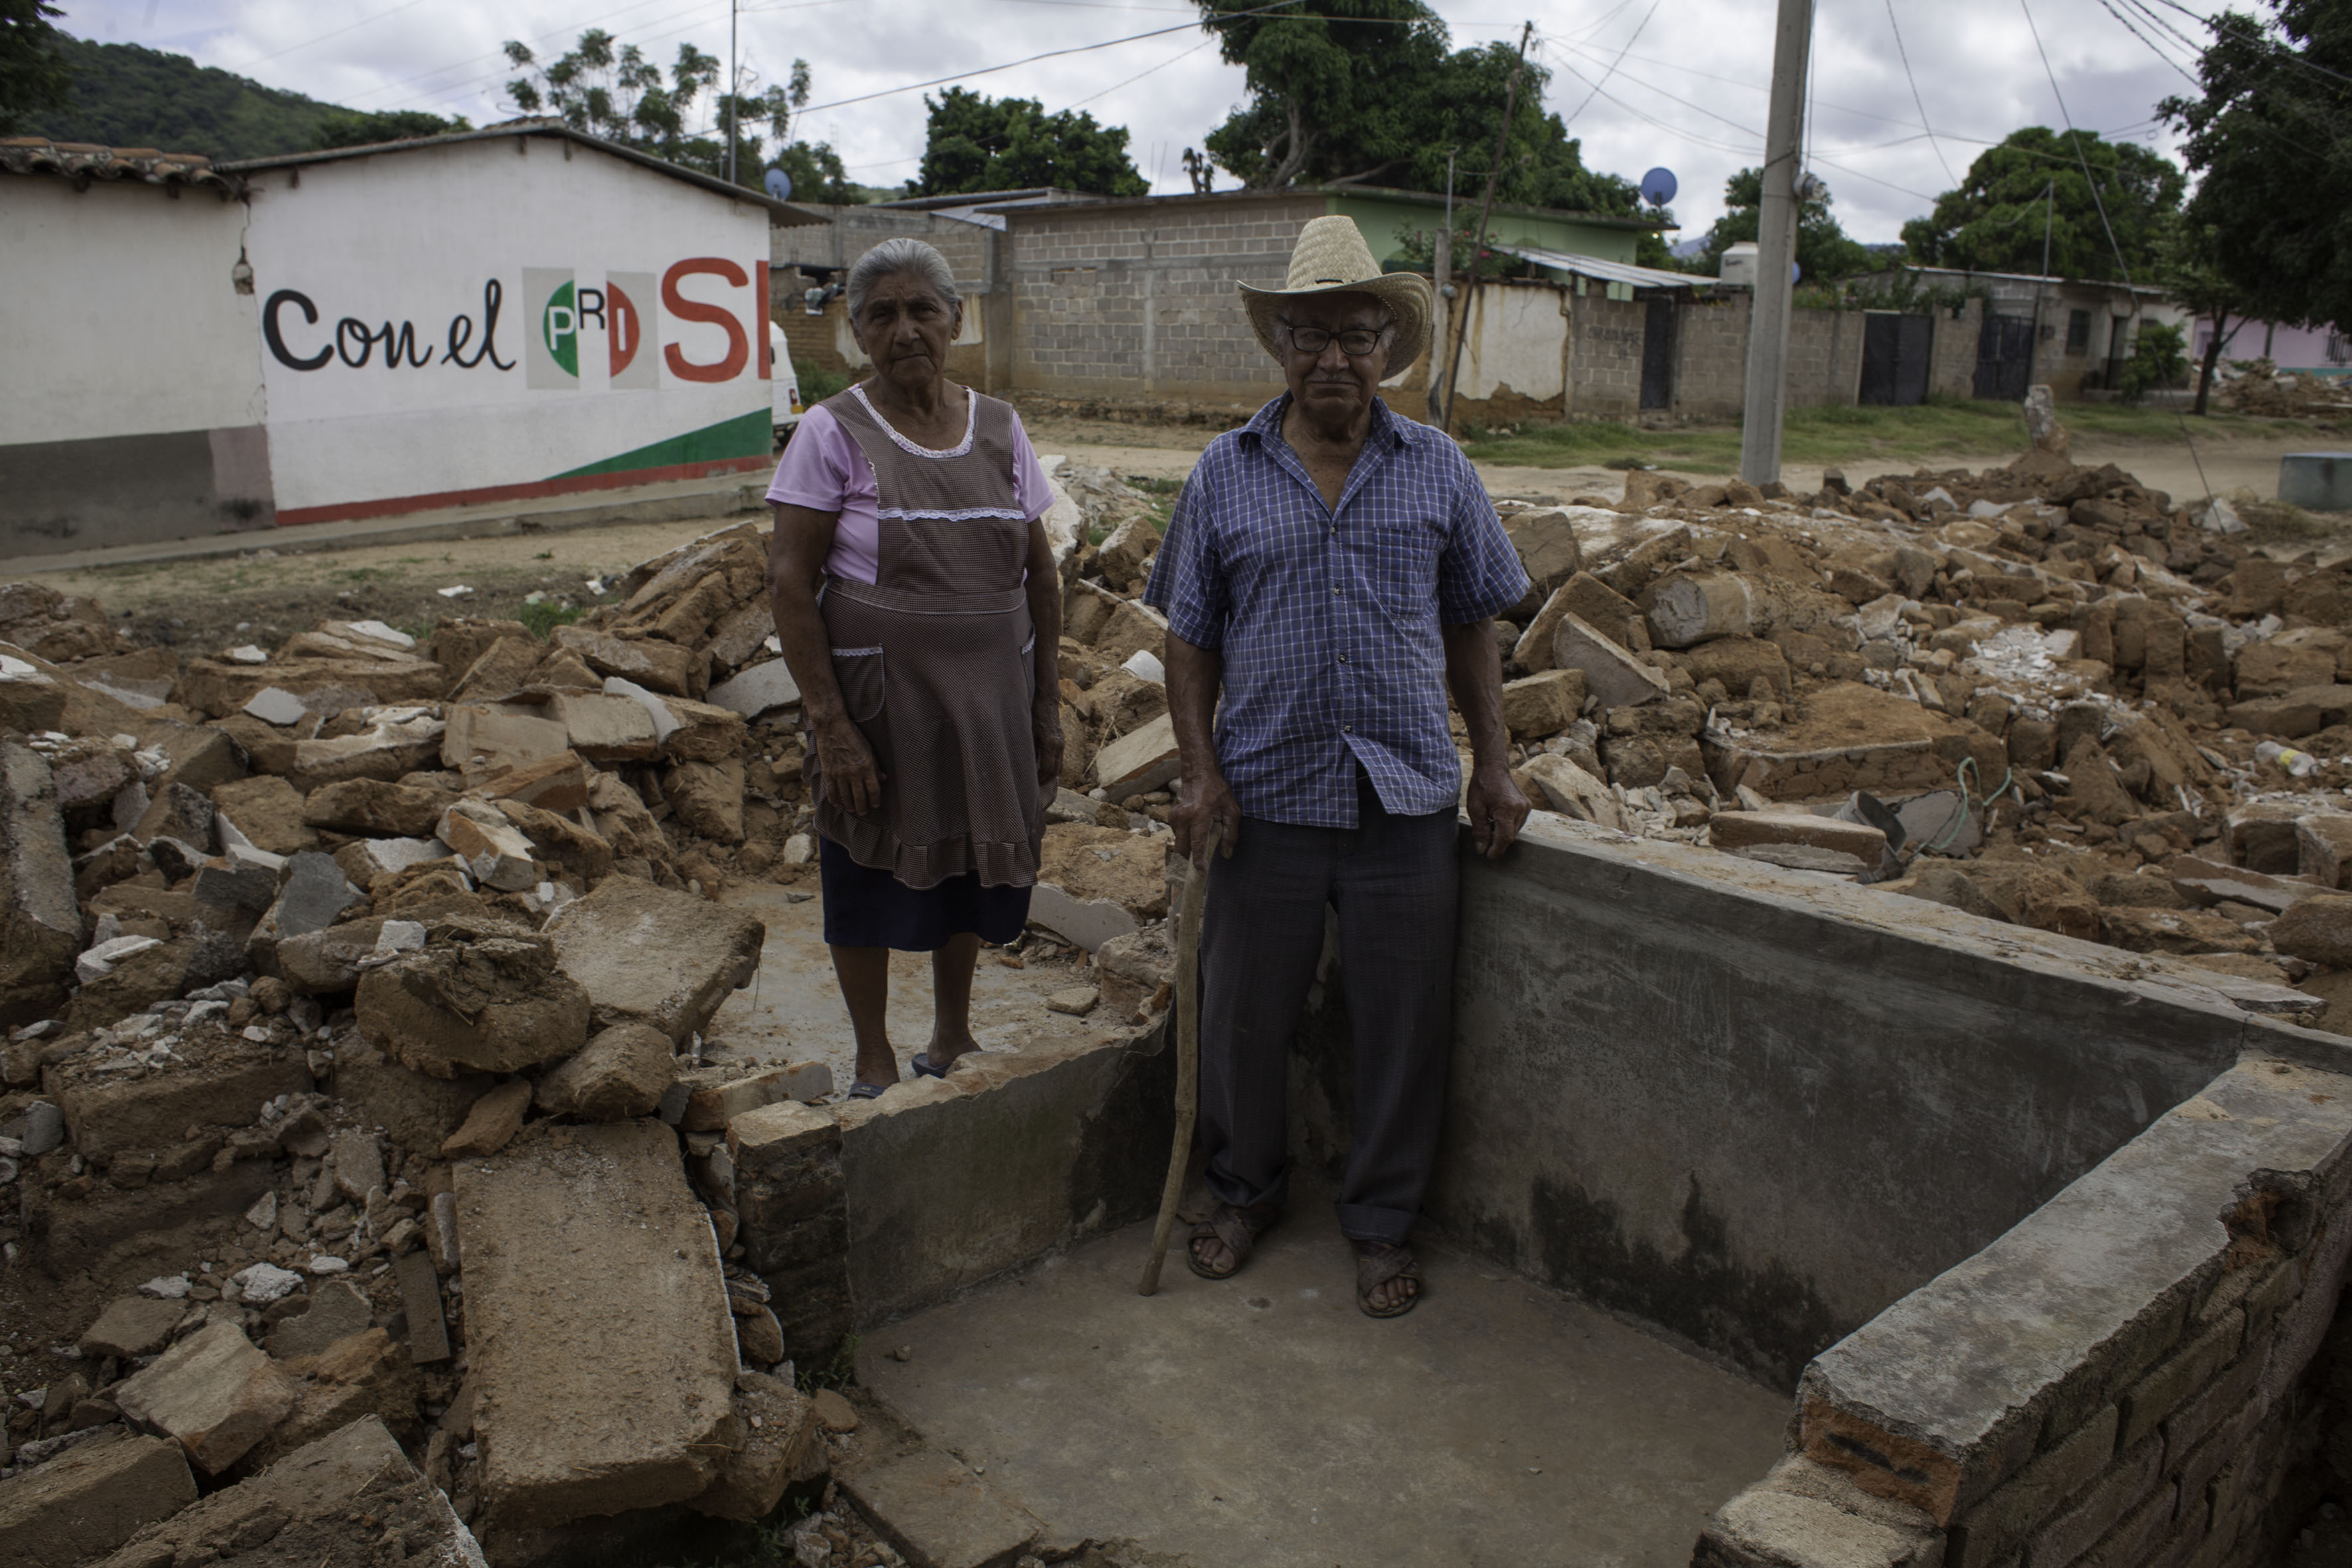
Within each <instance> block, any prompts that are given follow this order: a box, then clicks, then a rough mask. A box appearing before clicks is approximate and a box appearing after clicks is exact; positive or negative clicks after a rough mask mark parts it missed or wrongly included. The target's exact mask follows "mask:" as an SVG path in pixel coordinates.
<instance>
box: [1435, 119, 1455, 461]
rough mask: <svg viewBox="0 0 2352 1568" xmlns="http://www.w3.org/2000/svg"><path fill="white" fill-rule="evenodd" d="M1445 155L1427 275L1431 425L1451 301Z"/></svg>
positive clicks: (1450, 181)
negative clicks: (1440, 215) (1437, 230)
mask: <svg viewBox="0 0 2352 1568" xmlns="http://www.w3.org/2000/svg"><path fill="white" fill-rule="evenodd" d="M1455 151H1456V149H1454V148H1450V147H1449V148H1447V149H1446V152H1445V228H1444V232H1443V233H1441V234H1440V235H1439V236H1438V237H1437V250H1436V253H1435V254H1434V255H1433V257H1432V258H1431V261H1430V272H1431V274H1432V275H1433V280H1434V287H1433V298H1432V300H1431V301H1430V325H1431V326H1432V327H1433V329H1435V330H1434V331H1432V332H1431V333H1430V335H1429V345H1430V347H1429V417H1430V422H1431V423H1432V424H1439V423H1442V422H1443V421H1444V406H1445V376H1444V373H1442V372H1441V371H1439V369H1438V368H1437V363H1438V355H1440V354H1442V353H1444V352H1445V329H1446V323H1447V321H1449V320H1450V317H1449V314H1448V310H1449V307H1450V306H1451V305H1452V303H1453V298H1454V152H1455Z"/></svg>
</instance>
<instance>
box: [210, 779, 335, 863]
mask: <svg viewBox="0 0 2352 1568" xmlns="http://www.w3.org/2000/svg"><path fill="white" fill-rule="evenodd" d="M212 801H213V805H214V807H215V810H216V811H217V812H218V813H219V815H218V816H217V817H215V826H218V827H219V828H220V831H221V834H222V837H224V838H226V837H227V830H228V827H229V826H232V825H233V826H235V827H236V831H237V832H238V833H240V834H242V835H244V837H245V840H246V842H247V843H248V844H251V845H252V846H253V847H255V848H257V849H263V850H267V851H268V853H270V854H272V855H293V854H298V853H299V852H300V851H302V850H305V849H316V848H317V847H319V836H318V835H317V834H315V833H313V832H311V831H310V826H309V823H308V819H307V818H306V816H304V803H303V800H302V795H301V792H299V790H297V789H296V788H295V787H294V786H293V785H292V784H288V783H287V782H286V781H285V780H284V779H282V778H278V777H274V776H272V775H270V774H267V773H264V774H258V775H257V776H255V777H253V778H249V779H230V780H227V781H226V782H224V783H221V784H215V785H213V789H212Z"/></svg>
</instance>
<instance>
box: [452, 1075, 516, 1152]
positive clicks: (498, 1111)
mask: <svg viewBox="0 0 2352 1568" xmlns="http://www.w3.org/2000/svg"><path fill="white" fill-rule="evenodd" d="M530 1092H531V1091H530V1082H529V1081H528V1080H526V1079H513V1080H512V1081H511V1082H508V1083H502V1084H500V1085H499V1087H498V1088H496V1089H492V1090H490V1092H489V1093H488V1094H486V1095H484V1096H482V1098H481V1099H479V1100H476V1101H474V1107H473V1109H472V1110H468V1111H467V1113H466V1124H465V1125H464V1126H463V1127H460V1128H458V1129H457V1131H455V1132H453V1133H451V1134H450V1135H449V1137H448V1140H447V1141H446V1142H444V1143H443V1144H442V1145H441V1157H442V1158H443V1159H445V1160H455V1159H459V1158H462V1157H464V1156H466V1155H482V1154H495V1153H497V1152H499V1150H501V1149H503V1148H505V1147H506V1146H507V1144H508V1142H509V1141H511V1140H512V1139H513V1137H514V1135H515V1134H516V1133H517V1132H519V1131H521V1130H522V1118H523V1112H525V1111H527V1110H530Z"/></svg>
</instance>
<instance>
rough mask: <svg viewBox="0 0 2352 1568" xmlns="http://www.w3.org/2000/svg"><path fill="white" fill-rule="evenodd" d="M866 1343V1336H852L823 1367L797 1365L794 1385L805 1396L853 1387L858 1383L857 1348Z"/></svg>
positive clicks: (794, 1373)
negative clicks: (829, 1389) (825, 1390)
mask: <svg viewBox="0 0 2352 1568" xmlns="http://www.w3.org/2000/svg"><path fill="white" fill-rule="evenodd" d="M864 1342H865V1340H864V1336H862V1335H859V1334H851V1335H849V1336H848V1337H847V1338H845V1339H844V1340H843V1341H842V1342H841V1348H840V1349H839V1350H837V1351H835V1352H833V1359H832V1360H831V1361H829V1362H826V1363H824V1365H823V1366H814V1365H811V1366H801V1365H798V1364H797V1363H795V1365H794V1366H793V1384H795V1385H796V1386H797V1387H798V1388H799V1389H800V1391H801V1392H802V1393H803V1394H814V1393H816V1392H817V1391H818V1390H820V1389H826V1388H848V1387H850V1386H852V1385H853V1384H856V1382H857V1347H858V1346H859V1345H860V1344H862V1343H864Z"/></svg>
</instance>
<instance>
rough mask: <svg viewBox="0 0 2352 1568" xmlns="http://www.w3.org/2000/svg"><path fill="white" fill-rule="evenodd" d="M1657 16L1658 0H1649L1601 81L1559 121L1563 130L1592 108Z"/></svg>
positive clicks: (1602, 73) (1603, 73)
mask: <svg viewBox="0 0 2352 1568" xmlns="http://www.w3.org/2000/svg"><path fill="white" fill-rule="evenodd" d="M1623 8H1624V7H1623V6H1620V7H1618V9H1619V10H1622V9H1623ZM1657 14H1658V0H1650V8H1649V9H1648V10H1646V11H1644V12H1643V13H1642V20H1641V22H1640V24H1639V25H1638V26H1635V27H1634V29H1633V36H1632V37H1628V38H1627V39H1626V40H1625V47H1624V48H1622V49H1619V50H1618V51H1617V58H1615V59H1613V60H1611V61H1610V62H1609V68H1608V69H1607V70H1605V71H1602V72H1601V81H1598V82H1595V83H1593V84H1592V91H1591V92H1588V93H1586V94H1585V95H1584V101H1583V102H1582V103H1580V104H1578V105H1577V106H1576V108H1575V110H1573V111H1572V112H1570V115H1569V116H1568V118H1567V119H1565V120H1563V121H1560V124H1561V126H1562V127H1563V128H1565V127H1567V126H1570V125H1573V124H1575V123H1576V118H1577V116H1578V115H1580V114H1582V113H1583V112H1584V111H1585V110H1588V109H1590V108H1591V107H1592V100H1593V99H1594V98H1595V97H1596V96H1597V95H1598V94H1599V93H1600V91H1601V82H1605V81H1607V80H1608V79H1610V78H1611V77H1612V76H1615V75H1616V74H1617V68H1618V67H1619V66H1621V65H1622V64H1624V63H1625V50H1626V49H1630V48H1632V47H1633V45H1634V43H1635V42H1636V41H1637V40H1639V39H1640V37H1642V29H1643V27H1646V26H1649V25H1650V18H1651V17H1653V16H1656V15H1657ZM1611 15H1612V16H1613V15H1615V13H1614V12H1612V13H1611ZM1538 47H1542V46H1538Z"/></svg>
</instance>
